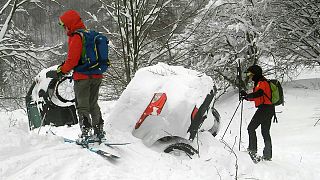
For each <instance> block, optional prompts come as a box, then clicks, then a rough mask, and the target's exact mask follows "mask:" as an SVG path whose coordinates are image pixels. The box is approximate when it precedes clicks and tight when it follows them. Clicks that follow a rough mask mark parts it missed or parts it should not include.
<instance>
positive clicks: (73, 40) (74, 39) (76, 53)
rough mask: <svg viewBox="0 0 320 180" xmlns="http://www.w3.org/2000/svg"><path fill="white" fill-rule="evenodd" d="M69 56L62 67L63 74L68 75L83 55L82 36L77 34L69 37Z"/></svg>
mask: <svg viewBox="0 0 320 180" xmlns="http://www.w3.org/2000/svg"><path fill="white" fill-rule="evenodd" d="M69 38H70V41H69V45H68V55H67V59H66V60H65V62H64V64H63V65H62V66H61V72H62V73H63V74H66V73H68V72H69V71H71V70H72V69H73V68H74V67H76V66H77V65H78V63H79V60H80V57H81V53H82V39H81V36H80V35H77V34H75V35H74V36H71V37H69Z"/></svg>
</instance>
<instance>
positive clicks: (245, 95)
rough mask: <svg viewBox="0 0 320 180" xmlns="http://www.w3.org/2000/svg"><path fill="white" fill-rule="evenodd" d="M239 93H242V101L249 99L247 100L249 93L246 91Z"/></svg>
mask: <svg viewBox="0 0 320 180" xmlns="http://www.w3.org/2000/svg"><path fill="white" fill-rule="evenodd" d="M239 93H240V99H245V100H247V99H248V98H247V95H248V93H247V92H246V91H245V90H241V91H240V92H239Z"/></svg>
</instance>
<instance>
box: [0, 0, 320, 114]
mask: <svg viewBox="0 0 320 180" xmlns="http://www.w3.org/2000/svg"><path fill="white" fill-rule="evenodd" d="M68 9H75V10H77V11H79V12H80V14H81V16H82V19H83V21H84V22H85V24H86V26H87V27H88V28H90V29H95V30H97V31H100V32H102V33H104V34H106V35H107V36H108V38H109V40H110V57H109V58H110V61H111V64H112V66H111V67H110V69H109V71H108V72H107V73H106V77H105V78H104V81H103V91H102V94H101V97H100V98H101V99H104V100H113V99H117V98H118V97H119V96H120V95H121V93H122V91H123V90H124V89H125V88H126V85H127V84H128V83H129V82H130V80H131V78H132V77H133V76H134V73H135V72H136V71H137V70H138V69H139V68H141V67H145V66H149V65H153V64H156V63H158V62H165V63H167V64H169V65H179V66H184V67H186V68H190V69H194V70H197V71H198V72H201V73H205V74H207V75H209V76H211V77H212V79H213V80H214V82H215V84H216V86H217V88H218V90H219V95H218V96H217V97H216V98H219V97H220V95H222V94H224V93H225V92H226V91H227V90H228V89H229V88H232V87H237V86H242V87H243V88H246V87H247V86H246V84H247V81H246V80H245V79H244V80H243V81H238V80H237V67H238V62H240V67H241V69H242V70H244V69H246V68H247V67H248V66H250V65H252V64H259V65H261V66H262V68H263V69H264V71H265V74H266V75H270V76H273V77H276V78H278V79H281V80H290V79H291V78H294V76H295V75H296V74H297V73H299V70H301V69H303V68H314V67H316V66H319V65H320V31H319V28H320V1H319V0H90V1H88V0H41V1H40V0H1V2H0V107H1V108H5V109H15V108H18V107H24V96H25V95H26V93H27V92H28V89H29V87H30V85H31V82H32V81H33V80H34V77H35V76H36V75H37V74H38V73H39V72H40V71H41V70H42V69H44V68H47V67H50V66H52V65H56V64H61V63H62V62H63V61H64V60H65V58H66V51H67V44H66V42H67V37H66V35H65V34H64V30H63V29H62V28H61V27H59V26H58V18H59V16H60V15H61V14H62V13H63V12H64V11H66V10H68ZM160 73H161V72H159V74H160Z"/></svg>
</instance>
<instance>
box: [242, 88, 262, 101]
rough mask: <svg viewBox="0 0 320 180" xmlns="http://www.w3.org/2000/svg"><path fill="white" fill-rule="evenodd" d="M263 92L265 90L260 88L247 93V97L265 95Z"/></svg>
mask: <svg viewBox="0 0 320 180" xmlns="http://www.w3.org/2000/svg"><path fill="white" fill-rule="evenodd" d="M263 93H264V92H263V90H262V89H259V90H258V91H256V92H253V93H249V94H247V96H246V98H248V99H253V98H258V97H261V96H263Z"/></svg>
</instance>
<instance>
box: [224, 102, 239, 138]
mask: <svg viewBox="0 0 320 180" xmlns="http://www.w3.org/2000/svg"><path fill="white" fill-rule="evenodd" d="M241 102H242V101H239V104H238V106H237V108H236V110H235V111H234V113H233V115H232V118H231V120H230V122H229V124H228V126H227V128H226V130H225V131H224V133H223V136H222V137H221V140H223V138H224V135H225V134H226V132H227V130H228V129H229V126H230V124H231V121H232V120H233V118H234V115H235V114H236V112H237V110H238V108H239V106H240V104H241Z"/></svg>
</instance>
